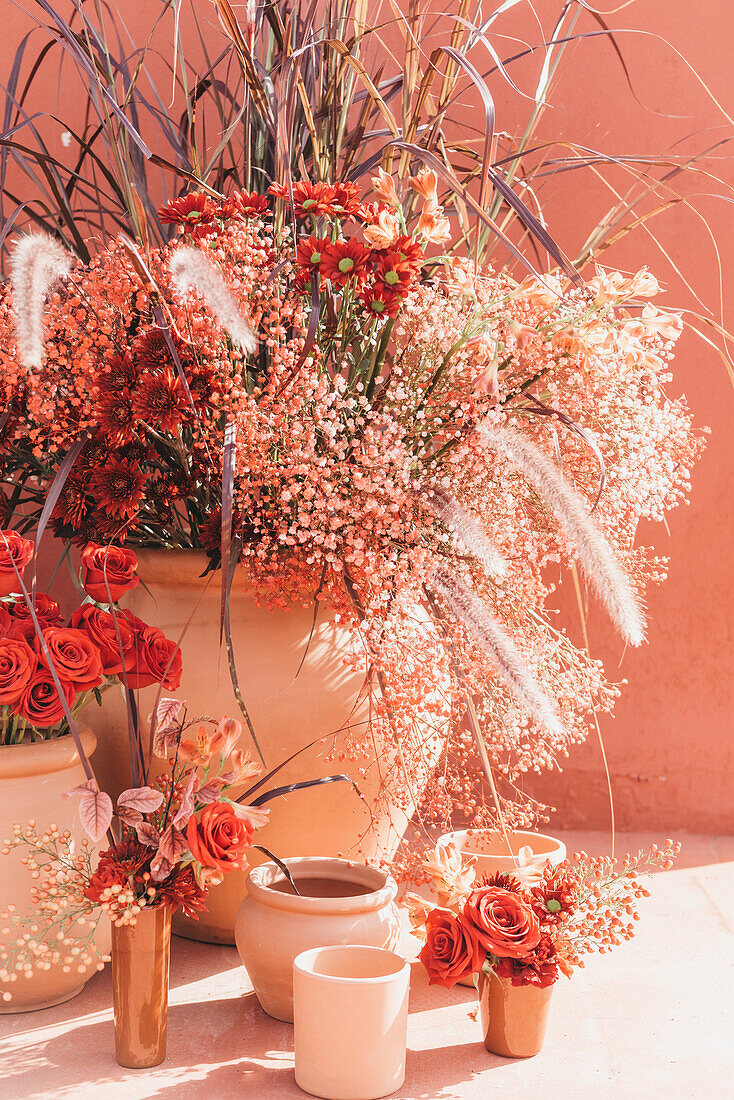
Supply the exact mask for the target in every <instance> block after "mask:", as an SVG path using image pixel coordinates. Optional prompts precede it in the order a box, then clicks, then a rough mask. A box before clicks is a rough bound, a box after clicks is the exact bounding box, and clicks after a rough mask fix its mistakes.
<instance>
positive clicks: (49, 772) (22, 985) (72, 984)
mask: <svg viewBox="0 0 734 1100" xmlns="http://www.w3.org/2000/svg"><path fill="white" fill-rule="evenodd" d="M80 736H81V741H82V745H83V746H84V751H85V753H86V755H87V758H90V757H91V756H92V754H93V752H94V748H95V744H96V739H95V736H94V734H93V733H92V731H91V730H90V729H86V728H84V727H82V729H81V730H80ZM85 778H86V776H85V774H84V769H83V767H82V763H81V760H80V758H79V754H78V752H77V749H76V745H75V743H74V739H73V737H72V736H71V735H70V734H68V735H67V736H65V737H57V738H54V739H53V740H50V741H37V742H34V743H32V744H23V745H3V746H0V840H2V839H4V838H6V837H9V836H10V835H11V832H12V826H13V825H14V824H16V823H17V824H19V825H26V824H27V823H28V822H29V821H31V820H34V821H35V822H36V828H37V829H38V831H39V832H43V831H44V829H46V828H48V826H50V825H57V826H58V827H59V829H60V830H61V831H66V830H67V829H68V830H69V832H70V833H71V844H72V851H74V852H76V851H78V850H79V846H80V844H81V841H82V839H83V838H84V837H85V833H84V830H83V829H82V825H81V822H80V820H79V812H78V802H77V800H76V799H75V798H71V799H66V798H64V795H65V794H66V793H67V791H70V790H71V789H72V787H76V786H77V784H79V783H83V782H84V780H85ZM24 854H25V853H24V849H23V848H22V847H17V848H13V849H11V851H10V854H9V855H6V856H0V911H3V912H5V911H7V909H8V907H9V906H11V905H13V906H15V913H16V915H17V916H19V917H21V918H23V917H30V916H32V915H33V913H34V908H33V905H32V904H31V894H30V891H31V888H32V887H33V886H36V885H37V882H36V881H35V880H34V879H33V878H32V877H31V872H30V871H29V870H28V868H27V867H26V866H24V865H23V864H22V862H21V860H22V858H23V855H24ZM11 932H12V933H13V938H14V939H15V938H16V937H17V936H18V935H19V934H20V933H19V932H18V931H15V930H14V929H12V928H11ZM75 932H76V933H77V934H78V937H79V941H80V942H84V943H86V942H87V941H88V938H89V926H85V927H84V928H81V927H78V926H77V927H75V928H72V929H71V933H70V935H71V938H72V939H73V937H74V934H75ZM0 939H5V936H4V935H2V934H0ZM109 941H110V932H109V921H108V919H107V918H106V917H104V918H102V920H101V921H100V923H99V925H98V927H97V931H96V933H95V936H94V943H95V945H96V951H97V952H98V953H99V954H102V955H103V954H106V953H107V952H108V951H109V945H110V942H109ZM73 946H74V945H73V944H72V945H71V947H73ZM71 947H70V948H69V949H67V948H63V951H64V953H66V951H67V950H71ZM63 967H64V959H63V958H59V960H58V961H52V962H51V964H50V966H49V968H48V969H46V970H34V971H33V976H32V977H31V978H30V979H25V978H21V979H20V980H18V981H16V982H12V983H0V993H6V992H7V993H9V994H10V998H11V999H10V1000H9V1001H7V1002H5V1001H2V1000H0V1013H7V1012H29V1011H31V1010H33V1009H38V1008H49V1007H51V1005H57V1004H61V1003H62V1002H63V1001H68V1000H70V999H71V998H72V997H75V996H76V995H77V993H81V991H82V989H83V988H84V985H85V983H86V982H87V981H88V980H89V979H90V978H91V977H92V975H93V974H94V973H95V966H94V965H92V966H90V967H89V968H88V969H87V970H86V971H85V973H83V974H80V973H79V971H78V968H77V967H76V966H73V967H71V969H70V970H69V972H68V973H64V969H63Z"/></svg>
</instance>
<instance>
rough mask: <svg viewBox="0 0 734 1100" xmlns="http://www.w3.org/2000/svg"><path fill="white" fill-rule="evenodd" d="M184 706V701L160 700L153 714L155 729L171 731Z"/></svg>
mask: <svg viewBox="0 0 734 1100" xmlns="http://www.w3.org/2000/svg"><path fill="white" fill-rule="evenodd" d="M185 706H186V700H185V699H161V701H160V703H159V704H158V708H157V710H156V712H155V725H156V729H158V730H169V729H171V728H172V727H173V726H174V725H175V723H176V719H177V718H178V716H179V714H180V713H181V711H182V710H183V708H184V707H185Z"/></svg>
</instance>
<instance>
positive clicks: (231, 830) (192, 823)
mask: <svg viewBox="0 0 734 1100" xmlns="http://www.w3.org/2000/svg"><path fill="white" fill-rule="evenodd" d="M253 833H254V829H253V828H252V825H251V824H250V822H249V821H247V820H245V819H244V818H241V817H238V816H237V814H236V813H235V810H234V808H233V807H232V805H231V804H230V803H229V802H212V803H210V805H208V806H205V807H204V809H203V810H202V811H201V817H200V818H198V819H197V818H196V817H190V818H189V823H188V825H187V826H186V839H187V841H188V843H189V850H190V852H191V854H192V856H193V857H194V859H195V860H197V861H198V862H199V863H201V864H202V866H203V867H212V868H214V869H215V870H217V871H231V870H232V869H233V868H235V867H237V868H239V869H240V870H244V868H245V867H246V866H247V857H246V855H245V852H246V851H247V849H248V848H249V847H250V844H251V843H252V837H253Z"/></svg>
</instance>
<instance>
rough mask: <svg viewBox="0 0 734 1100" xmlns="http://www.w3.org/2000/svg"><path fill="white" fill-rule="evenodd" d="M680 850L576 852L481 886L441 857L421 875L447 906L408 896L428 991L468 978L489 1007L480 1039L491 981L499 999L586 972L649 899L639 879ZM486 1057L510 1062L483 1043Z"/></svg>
mask: <svg viewBox="0 0 734 1100" xmlns="http://www.w3.org/2000/svg"><path fill="white" fill-rule="evenodd" d="M679 851H680V844H678V843H676V844H674V843H673V842H672V841H671V840H667V841H666V842H665V845H664V847H662V848H658V847H657V845H652V847H651V848H650V850H649V851H648V852H643V851H638V852H637V853H636V854H634V855H627V856H625V857H624V859H623V860H622V861H621V865H620V864H619V863H618V862H617V860H615V859H612V858H611V857H603V856H589V855H587V854H586V853H585V852H577V853H576V854H575V855H574V856H573V857H572V858H571V859H568V860H566V861H564V862H563V863H561V864H560V865H557V866H552V865H551V864H549V863H546V864H545V865H543V866H540V867H538V866H537V865H535V864H528V863H527V862H526V863H525V864H524V865H523V864H520V863H519V865H518V869H517V871H516V872H513V873H509V874H494V875H489V876H484V877H483V878H482V879H480V880H478V881H477V880H475V872H474V868H473V866H472V863H471V860H467V859H466V858H464V857H462V854H461V853H460V852H459V851H457V850H456V848H454V847H452V846H451V845H448V846H446V847H443V848H441V849H439V850H437V852H436V854H435V856H434V857H432V858H430V859H429V860H427V861H426V863H425V865H424V866H425V870H426V872H427V874H428V876H429V877H430V878H431V879H432V880H433V882H434V884H435V885H436V886H437V887H438V890H439V896H440V898H441V899H442V900H443V902H444V904H443V905H441V906H439V907H437V908H434V907H432V906H431V905H430V904H429V903H428V902H427V901H426V900H425V899H424V898H422V897H419V896H418V895H416V894H408V895H407V896H406V904H407V906H408V909H409V913H410V921H411V925H412V929H413V933H414V934H415V935H417V936H419V937H420V938H421V939H423V940H424V941H425V942H424V945H423V947H422V949H421V952H420V956H419V957H420V960H421V962H422V963H423V965H424V967H425V969H426V972H427V973H428V980H429V984H430V985H442V986H444V987H445V988H447V989H450V988H452V987H453V986H454V985H456V983H457V982H460V981H464V982H466V980H467V979H469V978H472V977H474V978H475V979H476V982H477V984H478V988H479V993H480V1000H482V999H483V998H484V999H486V997H489V998H490V1001H489V1002H488V1003H487V1004H484V1005H483V1019H484V1018H485V1016H486V1019H484V1023H485V1032H486V1031H487V1028H488V1026H489V1022H490V1021H489V1017H490V1016H491V1012H492V1009H491V997H492V990H493V986H492V983H493V982H494V983H495V987H497V983H499V984H500V985H501V986H502V987H503V988H504V994H503V996H504V997H505V999H507V997H508V996H510V995H511V994H510V993H509V992H508V990H511V989H513V988H514V989H518V988H522V987H533V988H534V989H537V990H547V989H549V988H550V987H551V986H552V985H553V984H554V983H555V982H556V981H557V980H558V978H559V976H560V974H564V975H565V976H566V977H571V975H572V973H573V969H574V967H582V966H583V965H584V958H583V956H584V955H585V954H587V953H588V952H591V951H598V952H599V953H601V954H604V953H605V952H607V951H608V950H610V949H611V948H612V947H616V946H617V945H618V944H620V943H621V942H622V941H623V940H625V939H631V938H632V936H633V935H634V933H635V922H636V921H637V920H638V919H639V914H638V912H637V910H636V902H637V900H638V899H639V898H642V897H649V891H648V890H647V889H646V888H645V887H644V886H643V885H642V884H641V882H640V875H642V874H647V873H650V872H651V871H653V870H655V869H662V870H668V869H669V868H670V867H672V865H673V859H674V857H675V856H676V855H677V854H678V852H679ZM497 994H498V987H497ZM485 995H486V996H485ZM485 1009H486V1010H487V1011H486V1012H485ZM541 1040H542V1036H541ZM495 1041H497V1040H496V1039H495ZM490 1042H491V1040H490ZM500 1042H501V1040H500ZM488 1049H495V1050H496V1053H507V1051H506V1050H505V1049H496V1048H495V1047H494V1046H490V1045H489V1043H488Z"/></svg>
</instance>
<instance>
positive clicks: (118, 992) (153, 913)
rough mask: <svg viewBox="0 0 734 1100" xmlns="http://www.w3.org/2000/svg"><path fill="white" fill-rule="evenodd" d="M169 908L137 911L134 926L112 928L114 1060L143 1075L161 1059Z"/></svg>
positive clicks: (167, 958) (165, 1026)
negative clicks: (140, 1071) (142, 1072)
mask: <svg viewBox="0 0 734 1100" xmlns="http://www.w3.org/2000/svg"><path fill="white" fill-rule="evenodd" d="M170 958H171V908H170V906H168V905H159V906H156V907H155V908H154V909H147V910H146V909H144V910H142V911H141V912H140V913H139V914H138V916H137V918H136V920H135V924H127V925H124V926H122V927H116V926H114V925H113V928H112V997H113V1004H114V1015H115V1055H116V1057H117V1061H118V1062H119V1063H120V1065H121V1066H127V1067H129V1068H130V1069H148V1068H149V1067H150V1066H158V1065H160V1063H161V1062H162V1061H163V1059H164V1058H165V1057H166V1032H167V1026H168V968H169V962H170Z"/></svg>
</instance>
